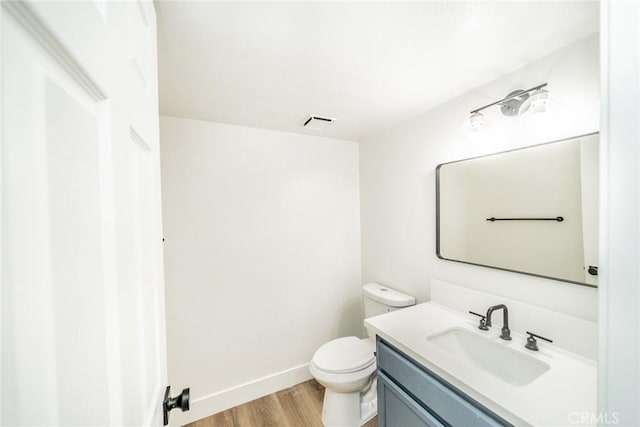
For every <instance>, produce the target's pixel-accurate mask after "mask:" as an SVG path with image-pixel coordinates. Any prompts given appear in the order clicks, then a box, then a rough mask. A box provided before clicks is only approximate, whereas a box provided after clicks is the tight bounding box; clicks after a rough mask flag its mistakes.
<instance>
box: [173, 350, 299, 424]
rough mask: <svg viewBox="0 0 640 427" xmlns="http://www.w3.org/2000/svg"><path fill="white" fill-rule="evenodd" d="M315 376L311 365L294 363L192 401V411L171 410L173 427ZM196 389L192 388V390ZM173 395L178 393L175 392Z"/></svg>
mask: <svg viewBox="0 0 640 427" xmlns="http://www.w3.org/2000/svg"><path fill="white" fill-rule="evenodd" d="M311 378H312V376H311V373H310V372H309V364H308V363H305V364H303V365H299V366H294V367H293V368H289V369H286V370H284V371H280V372H276V373H275V374H271V375H267V376H265V377H262V378H258V379H256V380H253V381H249V382H246V383H244V384H240V385H237V386H234V387H230V388H228V389H226V390H221V391H218V392H215V393H211V394H208V395H205V396H202V397H197V398H195V399H193V400H191V409H190V410H189V412H184V413H181V412H177V411H172V413H171V418H170V422H171V425H172V426H177V425H184V424H187V423H191V422H193V421H196V420H199V419H202V418H205V417H208V416H210V415H213V414H217V413H218V412H221V411H224V410H225V409H229V408H233V407H234V406H238V405H241V404H243V403H247V402H250V401H252V400H255V399H258V398H260V397H262V396H266V395H268V394H271V393H275V392H277V391H280V390H283V389H285V388H288V387H292V386H294V385H296V384H300V383H302V382H305V381H308V380H310V379H311ZM194 391H195V390H191V392H192V393H193V392H194ZM174 394H176V393H175V392H174Z"/></svg>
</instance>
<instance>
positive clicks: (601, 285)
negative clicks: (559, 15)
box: [598, 1, 610, 412]
mask: <svg viewBox="0 0 640 427" xmlns="http://www.w3.org/2000/svg"><path fill="white" fill-rule="evenodd" d="M609 25H610V24H609V2H606V1H603V2H601V3H600V92H601V95H600V153H599V154H600V165H599V168H600V186H599V198H600V209H599V210H600V211H599V214H598V215H599V227H598V229H599V235H598V242H599V249H598V251H599V252H598V265H599V270H600V274H599V277H598V411H599V412H602V411H604V410H605V408H607V407H608V400H607V381H606V378H607V366H608V365H607V361H608V358H607V348H608V342H609V340H608V336H607V325H608V322H607V314H608V310H607V304H608V298H607V291H608V285H609V284H608V283H607V282H608V277H607V274H603V273H604V272H605V271H607V267H608V264H609V260H608V258H607V253H608V250H607V249H608V248H607V247H608V243H609V241H608V235H609V232H608V224H609V210H608V209H607V206H608V205H609V187H608V182H609V180H608V176H609V168H608V164H609V163H608V155H607V154H608V147H609V114H608V112H609V97H608V96H607V95H608V90H609V89H608V88H609V84H608V81H609V69H608V67H607V65H608V64H609V61H608V54H609V49H608V46H609V31H608V30H609Z"/></svg>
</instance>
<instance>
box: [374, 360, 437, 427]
mask: <svg viewBox="0 0 640 427" xmlns="http://www.w3.org/2000/svg"><path fill="white" fill-rule="evenodd" d="M378 425H379V426H380V427H385V426H389V427H393V426H402V427H424V426H428V427H440V426H444V424H442V423H441V422H440V421H438V420H437V419H436V418H435V417H434V416H433V415H431V414H430V413H429V412H428V411H427V410H426V409H424V408H423V407H422V406H420V405H419V404H418V403H417V402H416V401H415V400H413V398H412V397H411V396H409V395H408V394H407V393H405V392H404V391H402V389H400V387H398V386H397V385H395V384H394V383H393V381H391V380H390V379H389V378H388V377H387V376H386V375H384V374H383V373H381V372H379V373H378Z"/></svg>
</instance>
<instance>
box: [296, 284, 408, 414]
mask: <svg viewBox="0 0 640 427" xmlns="http://www.w3.org/2000/svg"><path fill="white" fill-rule="evenodd" d="M362 296H363V299H364V317H365V318H368V317H373V316H377V315H379V314H383V313H387V312H389V311H395V310H399V309H401V308H404V307H409V306H412V305H414V304H415V302H416V301H415V298H414V297H412V296H410V295H406V294H403V293H402V292H398V291H396V290H393V289H391V288H388V287H386V286H382V285H379V284H377V283H367V284H366V285H364V286H363V287H362ZM367 335H368V334H367ZM374 352H375V336H370V337H367V338H364V339H360V338H358V337H343V338H338V339H335V340H333V341H329V342H328V343H326V344H325V345H323V346H322V347H320V348H319V349H318V350H317V351H316V352H315V354H314V355H313V358H312V359H311V363H310V364H309V370H310V371H311V375H313V377H314V378H315V379H316V380H317V381H318V382H319V383H320V384H322V385H323V386H324V387H325V392H324V402H323V404H322V423H323V424H324V425H325V426H327V427H356V426H361V425H363V424H365V423H366V422H367V421H369V420H370V419H371V418H373V417H374V416H375V415H376V412H377V409H378V400H377V393H376V385H377V381H376V375H375V373H376V358H375V355H374Z"/></svg>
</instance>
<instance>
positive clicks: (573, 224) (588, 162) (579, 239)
mask: <svg viewBox="0 0 640 427" xmlns="http://www.w3.org/2000/svg"><path fill="white" fill-rule="evenodd" d="M598 185H599V180H598V134H597V133H592V134H587V135H581V136H578V137H574V138H569V139H565V140H561V141H554V142H550V143H546V144H542V145H536V146H533V147H527V148H522V149H518V150H513V151H507V152H503V153H497V154H492V155H488V156H483V157H477V158H473V159H466V160H460V161H455V162H450V163H443V164H441V165H438V167H437V169H436V187H437V188H436V205H437V214H436V227H437V235H436V252H437V254H438V257H439V258H442V259H446V260H450V261H458V262H464V263H468V264H474V265H480V266H485V267H492V268H498V269H502V270H508V271H513V272H517V273H524V274H530V275H534V276H540V277H546V278H550V279H555V280H562V281H565V282H571V283H576V284H579V285H585V286H594V287H595V286H597V284H598V280H597V266H598Z"/></svg>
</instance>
